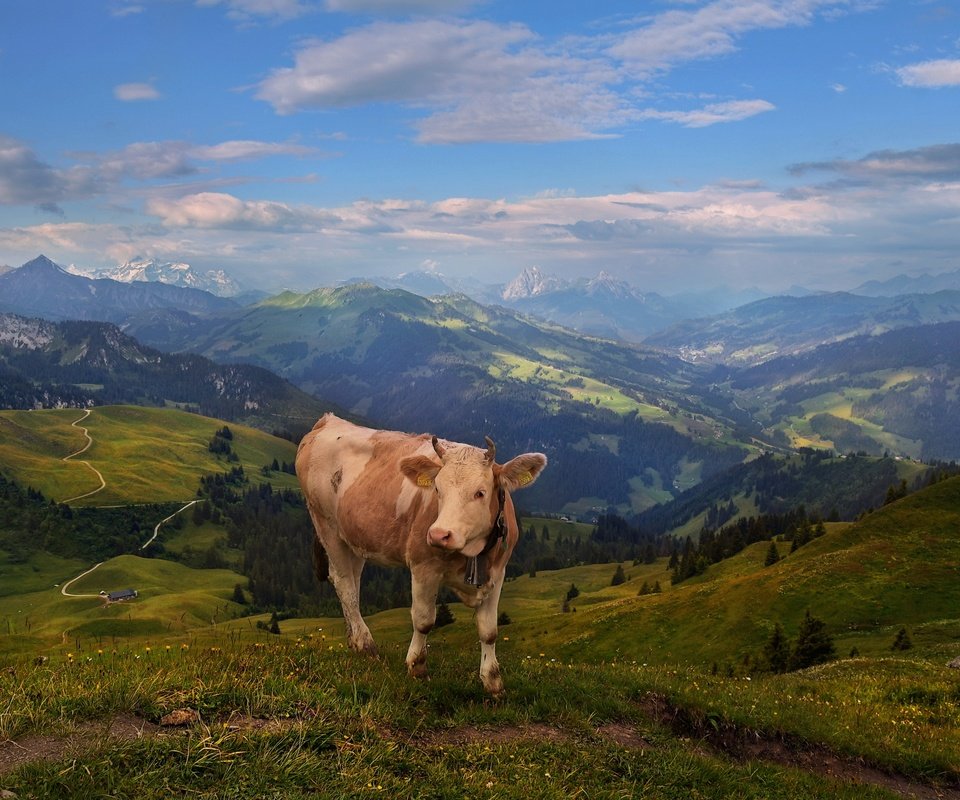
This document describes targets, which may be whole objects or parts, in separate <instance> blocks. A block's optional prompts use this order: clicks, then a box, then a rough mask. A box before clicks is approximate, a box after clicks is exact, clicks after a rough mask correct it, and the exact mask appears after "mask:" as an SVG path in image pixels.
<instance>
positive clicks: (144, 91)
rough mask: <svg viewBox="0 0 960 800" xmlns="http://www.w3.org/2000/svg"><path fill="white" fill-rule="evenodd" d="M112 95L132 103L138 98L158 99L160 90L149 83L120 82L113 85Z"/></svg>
mask: <svg viewBox="0 0 960 800" xmlns="http://www.w3.org/2000/svg"><path fill="white" fill-rule="evenodd" d="M113 96H114V97H115V98H117V100H122V101H123V102H124V103H133V102H137V101H139V100H158V99H159V98H160V92H158V91H157V90H156V87H154V86H153V85H152V84H149V83H121V84H120V85H118V86H114V87H113Z"/></svg>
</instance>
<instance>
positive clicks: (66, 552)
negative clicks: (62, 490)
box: [0, 475, 177, 563]
mask: <svg viewBox="0 0 960 800" xmlns="http://www.w3.org/2000/svg"><path fill="white" fill-rule="evenodd" d="M176 508H177V506H176V504H171V503H156V504H151V505H143V506H126V507H121V508H71V507H70V506H68V505H63V504H58V503H55V502H53V501H52V500H48V499H47V498H46V497H44V495H43V494H42V493H41V492H39V491H37V490H35V489H31V488H29V487H28V488H23V487H21V486H19V485H18V484H17V483H16V482H15V481H12V480H10V479H9V478H5V477H4V476H3V475H0V549H2V550H3V551H5V552H6V553H7V557H8V559H9V560H10V561H12V562H13V563H23V562H25V561H26V560H27V559H28V558H29V557H30V556H31V555H32V554H33V553H36V552H39V551H46V552H49V553H54V554H56V555H60V556H63V557H65V558H83V559H86V560H88V561H102V560H103V559H106V558H111V557H113V556H118V555H122V554H124V553H134V552H137V551H138V550H139V549H140V546H141V545H142V544H143V543H144V542H145V541H146V539H147V538H148V537H149V536H150V534H151V532H152V530H153V526H154V525H156V523H157V521H159V520H161V519H163V518H165V517H166V516H168V515H169V514H171V513H172V512H173V511H174V510H176Z"/></svg>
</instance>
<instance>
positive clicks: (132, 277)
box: [66, 257, 243, 297]
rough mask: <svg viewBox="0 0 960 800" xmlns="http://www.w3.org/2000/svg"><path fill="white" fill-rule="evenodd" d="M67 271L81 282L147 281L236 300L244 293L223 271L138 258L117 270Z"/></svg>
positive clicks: (73, 269)
mask: <svg viewBox="0 0 960 800" xmlns="http://www.w3.org/2000/svg"><path fill="white" fill-rule="evenodd" d="M66 271H67V272H70V273H71V274H73V275H80V276H81V277H84V278H108V279H110V280H114V281H119V282H120V283H134V282H144V281H149V282H155V283H165V284H167V285H169V286H179V287H181V288H184V289H202V290H203V291H205V292H210V294H214V295H217V297H236V296H237V295H239V294H241V293H242V292H243V290H242V288H241V287H240V284H238V283H237V282H236V281H235V280H234V279H233V278H231V277H230V276H229V275H227V273H226V272H224V271H223V270H222V269H211V270H207V271H206V272H199V271H197V270H195V269H194V268H193V267H191V266H190V265H189V264H186V263H184V262H182V261H158V260H157V259H155V258H143V257H137V258H133V259H131V260H130V261H126V262H124V263H123V264H120V265H118V266H116V267H108V268H105V269H98V270H83V269H80V268H79V267H76V266H73V265H71V266H69V267H67V268H66Z"/></svg>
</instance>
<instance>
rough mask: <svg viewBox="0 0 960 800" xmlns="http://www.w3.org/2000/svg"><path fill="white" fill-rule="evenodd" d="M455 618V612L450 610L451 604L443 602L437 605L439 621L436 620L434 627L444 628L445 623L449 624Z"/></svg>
mask: <svg viewBox="0 0 960 800" xmlns="http://www.w3.org/2000/svg"><path fill="white" fill-rule="evenodd" d="M454 620H455V617H454V616H453V612H452V611H450V606H448V605H447V604H446V603H441V604H440V605H438V606H437V621H436V622H434V624H433V627H434V628H442V627H443V626H444V625H449V624H450V623H452V622H453V621H454Z"/></svg>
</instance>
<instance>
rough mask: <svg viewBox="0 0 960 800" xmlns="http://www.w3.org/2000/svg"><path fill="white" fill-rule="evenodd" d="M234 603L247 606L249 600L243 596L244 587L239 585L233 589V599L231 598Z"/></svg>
mask: <svg viewBox="0 0 960 800" xmlns="http://www.w3.org/2000/svg"><path fill="white" fill-rule="evenodd" d="M230 599H231V600H233V602H234V603H239V604H240V605H242V606H245V605H246V604H247V598H246V597H245V596H244V594H243V586H241V585H240V584H239V583H238V584H237V585H236V586H234V587H233V597H231V598H230Z"/></svg>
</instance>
